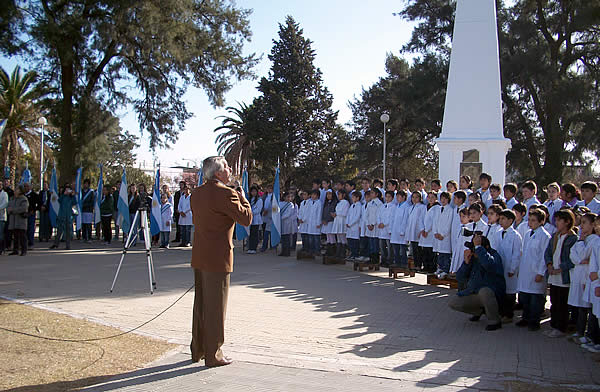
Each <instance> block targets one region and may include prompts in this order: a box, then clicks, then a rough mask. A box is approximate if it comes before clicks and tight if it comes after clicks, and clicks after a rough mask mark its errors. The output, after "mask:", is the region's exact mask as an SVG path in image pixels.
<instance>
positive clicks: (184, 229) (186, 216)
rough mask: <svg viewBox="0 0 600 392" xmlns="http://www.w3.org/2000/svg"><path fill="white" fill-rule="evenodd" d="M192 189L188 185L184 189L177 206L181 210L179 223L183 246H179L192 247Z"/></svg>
mask: <svg viewBox="0 0 600 392" xmlns="http://www.w3.org/2000/svg"><path fill="white" fill-rule="evenodd" d="M190 198H191V196H190V188H188V186H187V185H186V187H185V188H183V193H182V194H181V197H180V198H179V203H178V204H177V206H178V210H179V222H178V223H177V224H178V225H179V226H181V244H179V246H190V245H191V244H190V242H191V233H192V225H193V224H194V223H193V220H192V207H191V206H190Z"/></svg>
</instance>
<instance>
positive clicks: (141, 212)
mask: <svg viewBox="0 0 600 392" xmlns="http://www.w3.org/2000/svg"><path fill="white" fill-rule="evenodd" d="M138 219H139V220H140V227H141V228H142V230H143V232H144V245H145V248H146V260H147V262H148V278H149V280H150V294H154V289H156V274H155V273H154V262H153V261H152V250H151V247H152V246H151V241H152V237H151V236H150V228H149V227H148V212H147V211H146V209H145V208H140V209H138V210H137V211H136V213H135V216H134V218H133V222H131V227H130V229H129V235H128V236H127V241H125V244H124V246H123V254H121V261H119V266H118V267H117V272H116V273H115V278H114V279H113V283H112V286H111V287H110V292H111V293H112V291H113V289H114V287H115V283H116V282H117V277H118V276H119V272H120V271H121V265H122V264H123V260H124V259H125V256H126V255H127V250H128V249H129V248H130V247H131V245H132V244H133V241H135V239H136V238H137V236H138V231H139V230H134V228H135V227H136V225H135V223H136V222H137V221H138Z"/></svg>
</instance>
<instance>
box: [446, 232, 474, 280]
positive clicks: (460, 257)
mask: <svg viewBox="0 0 600 392" xmlns="http://www.w3.org/2000/svg"><path fill="white" fill-rule="evenodd" d="M466 226H467V225H463V224H461V225H460V226H458V228H457V229H456V230H452V259H450V272H451V273H453V274H454V273H456V271H458V269H459V268H460V267H461V266H462V265H463V263H464V261H465V251H464V249H466V248H465V242H467V241H470V240H471V237H465V236H464V235H463V234H462V229H463V228H464V227H466Z"/></svg>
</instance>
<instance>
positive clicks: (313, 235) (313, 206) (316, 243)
mask: <svg viewBox="0 0 600 392" xmlns="http://www.w3.org/2000/svg"><path fill="white" fill-rule="evenodd" d="M319 196H320V192H319V190H318V189H313V190H312V191H311V192H310V200H308V201H307V202H306V212H305V213H304V215H303V216H304V219H303V220H305V221H306V225H307V229H306V233H307V234H308V242H309V246H308V248H309V250H310V253H311V254H312V255H313V256H317V255H318V254H320V253H321V224H322V223H321V219H322V216H321V215H322V214H321V210H322V208H323V203H321V200H319Z"/></svg>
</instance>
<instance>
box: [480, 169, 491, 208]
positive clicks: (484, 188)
mask: <svg viewBox="0 0 600 392" xmlns="http://www.w3.org/2000/svg"><path fill="white" fill-rule="evenodd" d="M490 185H492V176H490V175H489V174H488V173H481V175H480V176H479V186H480V188H479V189H478V190H477V192H478V193H479V194H480V195H481V201H482V202H483V204H484V205H487V203H488V201H489V200H490V199H491V198H492V195H491V194H490Z"/></svg>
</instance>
